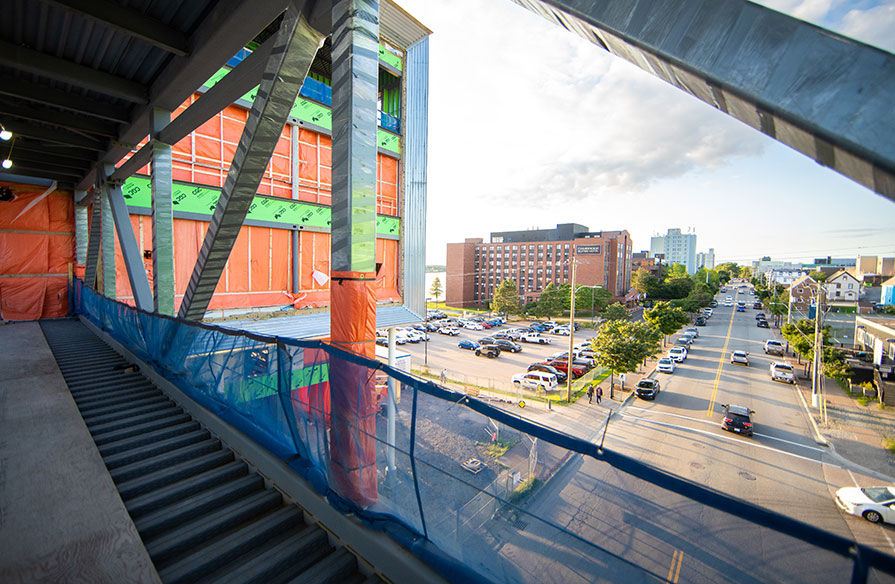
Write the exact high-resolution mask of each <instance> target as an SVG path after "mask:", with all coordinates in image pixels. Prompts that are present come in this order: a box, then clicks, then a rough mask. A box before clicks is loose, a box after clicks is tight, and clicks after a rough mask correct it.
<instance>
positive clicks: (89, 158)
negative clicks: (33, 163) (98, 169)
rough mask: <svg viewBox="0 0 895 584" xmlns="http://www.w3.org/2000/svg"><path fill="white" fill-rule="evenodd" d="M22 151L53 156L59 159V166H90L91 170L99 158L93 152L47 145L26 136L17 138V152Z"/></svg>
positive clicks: (64, 146) (53, 144) (71, 147)
mask: <svg viewBox="0 0 895 584" xmlns="http://www.w3.org/2000/svg"><path fill="white" fill-rule="evenodd" d="M20 150H22V151H28V152H31V153H32V154H35V155H38V156H42V157H44V158H46V157H47V156H52V157H53V159H59V160H58V161H57V164H86V165H89V166H90V169H92V168H93V167H94V165H95V164H96V158H97V154H96V152H95V151H92V150H86V149H84V148H76V147H74V146H68V145H65V144H56V143H52V144H47V143H45V142H41V141H39V140H34V139H31V138H27V137H25V136H19V137H17V138H16V152H18V151H20Z"/></svg>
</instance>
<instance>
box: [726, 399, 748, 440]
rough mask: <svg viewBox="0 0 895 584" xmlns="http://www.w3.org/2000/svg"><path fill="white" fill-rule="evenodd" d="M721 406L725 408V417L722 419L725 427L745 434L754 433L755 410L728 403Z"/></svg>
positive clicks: (729, 430)
mask: <svg viewBox="0 0 895 584" xmlns="http://www.w3.org/2000/svg"><path fill="white" fill-rule="evenodd" d="M721 408H722V409H723V410H724V419H723V420H722V421H721V427H722V428H723V429H725V430H727V431H728V432H735V433H737V434H742V435H744V436H751V435H752V414H754V413H755V410H750V409H749V408H746V407H743V406H734V405H728V404H721Z"/></svg>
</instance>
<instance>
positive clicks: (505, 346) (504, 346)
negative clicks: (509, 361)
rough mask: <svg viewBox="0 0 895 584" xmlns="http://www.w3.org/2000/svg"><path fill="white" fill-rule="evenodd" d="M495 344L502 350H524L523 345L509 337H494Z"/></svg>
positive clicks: (515, 351)
mask: <svg viewBox="0 0 895 584" xmlns="http://www.w3.org/2000/svg"><path fill="white" fill-rule="evenodd" d="M494 344H495V345H497V346H498V347H500V350H501V351H509V352H510V353H518V352H520V351H521V350H522V345H520V344H519V343H514V342H513V341H510V340H508V339H494Z"/></svg>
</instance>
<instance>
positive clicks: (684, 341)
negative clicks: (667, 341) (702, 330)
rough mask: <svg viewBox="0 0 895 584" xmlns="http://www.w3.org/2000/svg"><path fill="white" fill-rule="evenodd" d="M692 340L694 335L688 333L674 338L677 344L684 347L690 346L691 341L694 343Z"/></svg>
mask: <svg viewBox="0 0 895 584" xmlns="http://www.w3.org/2000/svg"><path fill="white" fill-rule="evenodd" d="M692 342H693V337H691V336H688V335H681V336H679V337H678V338H676V339H675V340H674V344H675V345H679V346H682V347H689V346H690V343H692Z"/></svg>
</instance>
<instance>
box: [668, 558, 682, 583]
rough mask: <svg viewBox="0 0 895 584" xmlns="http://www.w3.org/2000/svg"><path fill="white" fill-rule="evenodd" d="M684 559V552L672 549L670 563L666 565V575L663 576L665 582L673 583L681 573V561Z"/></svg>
mask: <svg viewBox="0 0 895 584" xmlns="http://www.w3.org/2000/svg"><path fill="white" fill-rule="evenodd" d="M683 559H684V552H682V551H681V550H674V554H672V556H671V565H670V566H668V577H667V578H665V582H666V584H675V583H676V582H677V579H678V577H680V575H681V562H682V561H683Z"/></svg>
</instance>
